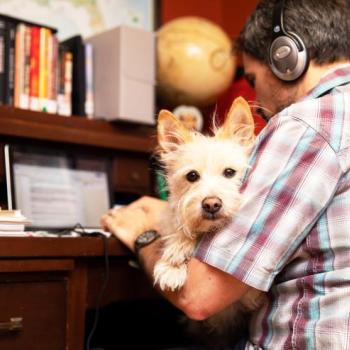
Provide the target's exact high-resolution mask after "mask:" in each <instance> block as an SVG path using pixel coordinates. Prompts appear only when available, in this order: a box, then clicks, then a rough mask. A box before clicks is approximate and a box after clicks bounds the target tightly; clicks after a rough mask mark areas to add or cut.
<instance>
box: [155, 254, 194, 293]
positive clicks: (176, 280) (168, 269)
mask: <svg viewBox="0 0 350 350" xmlns="http://www.w3.org/2000/svg"><path fill="white" fill-rule="evenodd" d="M153 275H154V284H158V285H159V287H160V289H161V290H171V291H175V290H176V289H179V288H181V287H182V286H183V285H184V284H185V281H186V278H187V265H186V264H181V265H177V266H174V265H170V264H169V263H168V262H165V261H162V260H161V261H158V262H157V263H156V265H155V267H154V271H153Z"/></svg>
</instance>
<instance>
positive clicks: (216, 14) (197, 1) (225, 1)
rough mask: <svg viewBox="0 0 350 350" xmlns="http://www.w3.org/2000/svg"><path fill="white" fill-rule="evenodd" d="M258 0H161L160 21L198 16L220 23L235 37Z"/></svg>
mask: <svg viewBox="0 0 350 350" xmlns="http://www.w3.org/2000/svg"><path fill="white" fill-rule="evenodd" d="M257 2H258V0H161V9H160V12H161V13H160V22H161V23H166V22H168V21H170V20H172V19H174V18H177V17H182V16H199V17H204V18H207V19H209V20H211V21H213V22H215V23H217V24H218V25H220V26H221V27H222V28H223V29H224V30H225V31H226V33H227V34H228V35H229V36H230V37H231V38H235V37H236V36H237V35H238V34H239V31H240V29H241V28H242V26H243V24H244V22H245V20H246V18H247V17H248V15H249V14H250V12H251V11H252V10H253V9H254V8H255V6H256V4H257Z"/></svg>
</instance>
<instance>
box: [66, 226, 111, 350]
mask: <svg viewBox="0 0 350 350" xmlns="http://www.w3.org/2000/svg"><path fill="white" fill-rule="evenodd" d="M70 231H74V232H77V233H79V234H80V235H81V236H85V237H86V236H98V237H102V238H103V256H104V270H105V274H104V279H103V283H102V287H101V289H100V292H99V294H98V297H97V302H96V307H95V315H94V321H93V325H92V328H91V330H90V332H89V335H88V336H87V338H86V350H93V348H91V345H90V343H91V340H92V337H93V335H94V333H95V331H96V329H97V325H98V319H99V314H100V305H101V302H102V297H103V295H104V293H105V291H106V289H107V286H108V282H109V275H110V271H109V253H108V237H106V236H105V235H104V234H102V233H101V232H98V231H94V232H86V230H85V229H84V227H83V226H82V225H81V224H79V223H78V224H76V225H75V226H74V228H72V229H71V230H70ZM95 349H96V350H97V348H95Z"/></svg>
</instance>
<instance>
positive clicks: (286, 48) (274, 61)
mask: <svg viewBox="0 0 350 350" xmlns="http://www.w3.org/2000/svg"><path fill="white" fill-rule="evenodd" d="M284 3H285V0H276V3H275V6H274V9H273V23H272V30H273V35H272V41H271V45H270V49H269V63H270V67H271V70H272V72H273V73H274V74H275V75H276V76H277V77H278V78H279V79H281V80H283V81H294V80H296V79H298V78H299V77H300V76H301V75H302V74H303V73H304V72H305V71H306V70H307V68H308V66H309V57H308V53H307V50H306V47H305V44H304V43H303V41H302V39H301V38H300V37H299V36H298V35H297V34H295V33H294V32H287V31H286V30H285V29H284V23H283V9H284Z"/></svg>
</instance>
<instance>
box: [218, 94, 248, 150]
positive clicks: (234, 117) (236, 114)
mask: <svg viewBox="0 0 350 350" xmlns="http://www.w3.org/2000/svg"><path fill="white" fill-rule="evenodd" d="M215 136H216V137H220V138H232V137H234V138H235V139H237V140H238V141H239V142H240V143H241V144H242V145H244V146H250V145H252V144H253V143H254V140H255V134H254V119H253V116H252V112H251V110H250V107H249V104H248V102H247V101H246V100H245V99H244V98H243V97H237V98H236V99H235V100H234V101H233V103H232V105H231V108H230V110H229V112H228V113H227V116H226V119H225V121H224V123H223V125H222V126H221V127H220V128H219V129H218V131H217V132H216V134H215Z"/></svg>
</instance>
